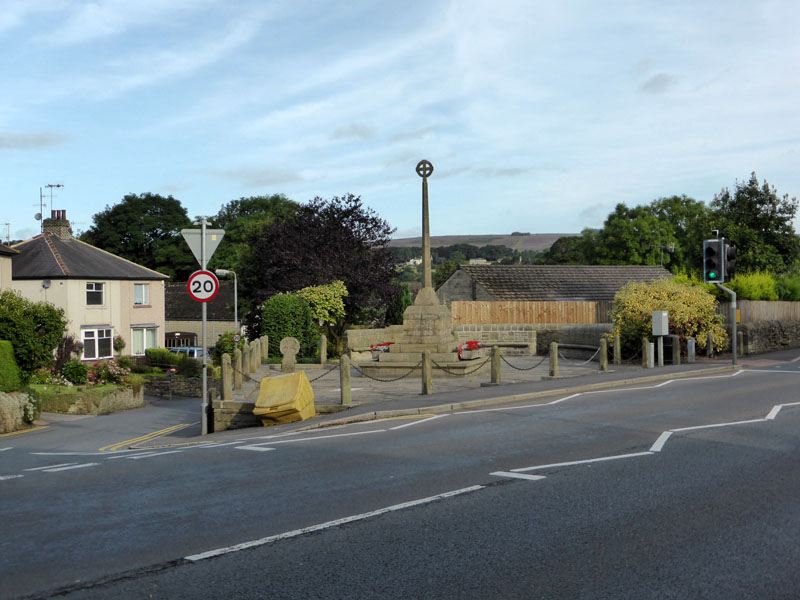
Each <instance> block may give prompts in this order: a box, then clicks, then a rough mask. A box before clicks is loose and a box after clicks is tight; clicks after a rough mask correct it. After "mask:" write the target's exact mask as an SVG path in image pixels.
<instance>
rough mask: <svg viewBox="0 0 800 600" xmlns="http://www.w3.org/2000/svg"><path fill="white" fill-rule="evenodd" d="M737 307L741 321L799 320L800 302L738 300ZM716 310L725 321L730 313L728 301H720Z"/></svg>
mask: <svg viewBox="0 0 800 600" xmlns="http://www.w3.org/2000/svg"><path fill="white" fill-rule="evenodd" d="M736 305H737V308H738V309H739V311H740V314H741V322H742V323H757V322H759V321H800V302H784V301H780V302H770V301H767V300H738V301H737V302H736ZM717 312H719V313H720V314H722V315H723V316H724V317H725V320H726V321H727V320H728V318H729V316H730V314H731V304H730V302H720V304H719V308H718V309H717Z"/></svg>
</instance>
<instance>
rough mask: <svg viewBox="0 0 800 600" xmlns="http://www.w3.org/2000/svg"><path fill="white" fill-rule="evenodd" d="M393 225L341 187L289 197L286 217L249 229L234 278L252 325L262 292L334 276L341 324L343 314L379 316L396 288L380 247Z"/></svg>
mask: <svg viewBox="0 0 800 600" xmlns="http://www.w3.org/2000/svg"><path fill="white" fill-rule="evenodd" d="M393 231H394V230H393V229H392V228H391V227H390V226H389V224H388V223H387V222H386V221H384V220H383V219H382V218H380V217H379V216H378V215H377V214H376V213H375V212H374V211H373V210H372V209H370V208H367V207H365V206H364V205H363V203H362V201H361V198H360V197H358V196H354V195H353V194H347V195H345V196H343V197H341V198H338V197H334V198H332V199H330V200H324V199H322V198H319V197H317V198H315V199H314V200H312V201H310V202H308V203H307V204H298V205H295V207H294V211H293V214H292V216H291V217H290V218H285V219H279V220H275V221H274V222H273V223H271V224H270V225H267V226H264V227H257V228H255V229H253V230H252V231H250V232H248V234H247V235H246V249H247V253H246V255H245V257H244V260H243V261H242V262H241V264H240V265H239V269H240V272H239V282H240V286H241V290H242V296H243V298H244V299H245V300H246V301H247V303H248V305H249V306H250V307H251V310H250V311H249V313H248V316H247V317H246V318H245V322H246V323H247V324H248V326H249V327H250V331H254V332H258V331H260V323H258V322H257V321H258V318H259V311H258V310H255V308H256V307H258V306H259V305H260V304H261V303H262V302H264V300H266V299H267V298H270V297H271V296H273V295H275V294H277V293H281V292H295V291H298V290H300V289H302V288H304V287H307V286H314V285H322V284H327V283H330V282H331V281H336V280H340V281H342V282H344V285H345V286H346V287H347V290H348V292H349V295H348V296H347V297H345V298H344V304H345V309H346V318H345V320H344V321H343V322H342V324H341V327H342V328H343V327H344V323H345V322H346V323H351V324H356V323H371V324H376V325H381V324H383V323H384V321H385V314H386V310H387V308H388V307H389V305H390V304H391V303H392V301H393V299H394V298H395V297H396V296H397V295H398V294H400V293H401V290H400V288H399V286H398V285H397V284H396V283H395V281H394V279H395V275H396V271H395V268H394V260H393V258H392V255H391V254H390V253H389V251H388V250H387V249H386V245H387V244H388V242H389V236H390V235H391V234H392V232H393ZM339 334H341V332H339Z"/></svg>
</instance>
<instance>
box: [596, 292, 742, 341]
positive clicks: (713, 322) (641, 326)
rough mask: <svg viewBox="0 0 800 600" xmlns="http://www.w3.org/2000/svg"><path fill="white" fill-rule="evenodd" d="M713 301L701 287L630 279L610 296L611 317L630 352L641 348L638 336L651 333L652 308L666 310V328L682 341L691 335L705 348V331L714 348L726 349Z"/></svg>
mask: <svg viewBox="0 0 800 600" xmlns="http://www.w3.org/2000/svg"><path fill="white" fill-rule="evenodd" d="M716 307H717V301H716V300H715V299H714V297H713V296H712V295H711V294H710V293H709V292H708V291H707V290H705V289H704V286H698V285H688V284H685V283H678V282H675V281H672V280H670V279H661V280H657V281H654V282H652V283H649V284H648V283H635V282H631V283H629V284H627V285H626V286H625V287H623V288H622V289H621V290H620V291H619V292H617V295H616V296H615V297H614V308H613V309H612V311H611V317H612V320H613V323H614V328H615V329H616V330H617V331H619V334H620V338H621V341H622V347H623V349H624V350H625V351H626V352H629V353H634V352H636V351H638V350H639V349H640V348H641V344H642V338H643V337H648V338H649V337H650V336H651V334H652V326H653V325H652V324H653V311H654V310H666V311H669V327H670V331H671V332H673V333H675V334H677V335H678V336H679V337H680V339H681V342H682V344H683V343H685V340H686V338H689V337H694V338H695V339H696V342H697V347H698V348H700V349H703V348H705V347H706V338H707V335H706V334H707V333H712V334H713V336H714V348H715V349H716V350H717V351H722V350H724V349H725V348H727V345H728V334H727V332H726V331H725V328H724V327H723V325H722V322H723V320H722V315H720V314H717V312H716Z"/></svg>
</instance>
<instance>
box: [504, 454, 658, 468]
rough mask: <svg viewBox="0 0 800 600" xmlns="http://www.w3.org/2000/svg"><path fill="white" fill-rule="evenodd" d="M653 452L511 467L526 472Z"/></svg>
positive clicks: (632, 456)
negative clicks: (517, 467)
mask: <svg viewBox="0 0 800 600" xmlns="http://www.w3.org/2000/svg"><path fill="white" fill-rule="evenodd" d="M652 455H653V453H652V452H634V453H633V454H617V455H616V456H601V457H600V458H587V459H585V460H573V461H569V462H563V463H552V464H549V465H536V466H534V467H522V468H521V469H511V471H512V472H514V473H524V472H526V471H537V470H539V469H554V468H556V467H573V466H576V465H588V464H591V463H597V462H605V461H607V460H619V459H622V458H634V457H637V456H652Z"/></svg>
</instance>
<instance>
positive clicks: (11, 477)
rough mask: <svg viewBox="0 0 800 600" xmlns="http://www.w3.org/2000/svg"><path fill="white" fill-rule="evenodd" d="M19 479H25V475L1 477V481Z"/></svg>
mask: <svg viewBox="0 0 800 600" xmlns="http://www.w3.org/2000/svg"><path fill="white" fill-rule="evenodd" d="M18 477H25V476H24V475H0V481H5V480H6V479H17V478H18Z"/></svg>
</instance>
